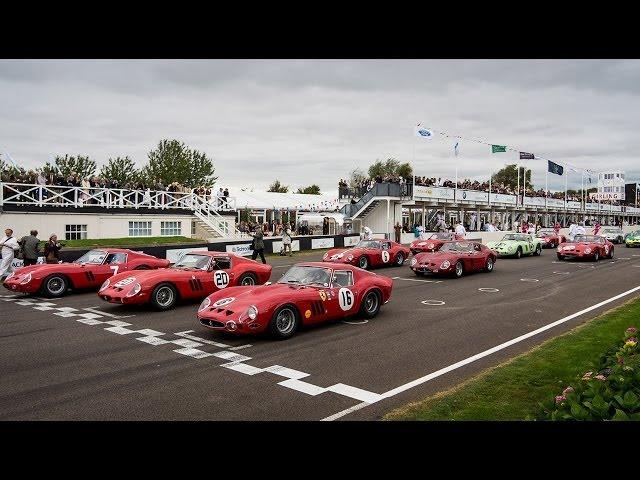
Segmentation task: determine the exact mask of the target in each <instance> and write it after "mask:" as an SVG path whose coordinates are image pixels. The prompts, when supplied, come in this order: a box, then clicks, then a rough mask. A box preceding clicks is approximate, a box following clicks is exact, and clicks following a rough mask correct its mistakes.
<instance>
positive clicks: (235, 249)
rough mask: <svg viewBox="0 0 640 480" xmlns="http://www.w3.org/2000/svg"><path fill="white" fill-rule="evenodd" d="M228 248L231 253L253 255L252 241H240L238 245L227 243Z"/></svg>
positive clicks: (245, 255) (244, 255)
mask: <svg viewBox="0 0 640 480" xmlns="http://www.w3.org/2000/svg"><path fill="white" fill-rule="evenodd" d="M226 249H227V252H229V253H235V254H236V255H241V256H243V257H247V256H250V255H253V250H251V244H250V243H239V244H237V245H227V246H226ZM292 249H293V248H292Z"/></svg>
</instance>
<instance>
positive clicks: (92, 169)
mask: <svg viewBox="0 0 640 480" xmlns="http://www.w3.org/2000/svg"><path fill="white" fill-rule="evenodd" d="M55 162H56V168H57V169H58V171H59V172H60V174H61V175H63V176H65V177H68V176H69V175H78V176H79V177H80V178H85V177H91V176H93V175H94V174H95V173H96V162H95V161H94V160H91V159H90V158H89V157H88V156H86V155H78V156H77V157H73V156H69V155H65V156H64V157H61V156H60V155H58V156H56V160H55Z"/></svg>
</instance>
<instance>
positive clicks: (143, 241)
mask: <svg viewBox="0 0 640 480" xmlns="http://www.w3.org/2000/svg"><path fill="white" fill-rule="evenodd" d="M59 241H60V242H62V243H63V244H64V245H65V246H66V247H69V248H70V247H136V246H148V245H164V244H172V243H207V242H206V240H202V239H199V238H188V237H180V236H178V237H125V238H95V239H91V238H86V239H84V240H59ZM42 245H44V242H43V243H42Z"/></svg>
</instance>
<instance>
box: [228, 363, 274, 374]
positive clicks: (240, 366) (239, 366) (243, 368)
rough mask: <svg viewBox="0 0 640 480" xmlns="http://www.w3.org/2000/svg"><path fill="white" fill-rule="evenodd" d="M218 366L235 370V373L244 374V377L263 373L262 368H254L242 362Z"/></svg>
mask: <svg viewBox="0 0 640 480" xmlns="http://www.w3.org/2000/svg"><path fill="white" fill-rule="evenodd" d="M220 366H221V367H224V368H228V369H229V370H235V371H236V372H240V373H244V374H245V375H255V374H256V373H260V372H263V371H264V370H263V369H262V368H258V367H254V366H252V365H248V364H246V363H242V362H231V363H223V364H222V365H220Z"/></svg>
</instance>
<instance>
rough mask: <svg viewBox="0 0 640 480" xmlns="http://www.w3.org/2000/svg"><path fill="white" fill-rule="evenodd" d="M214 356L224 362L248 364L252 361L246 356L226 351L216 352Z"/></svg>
mask: <svg viewBox="0 0 640 480" xmlns="http://www.w3.org/2000/svg"><path fill="white" fill-rule="evenodd" d="M213 355H214V356H215V357H218V358H222V359H224V360H229V361H230V362H246V361H247V360H251V357H245V356H244V355H239V354H237V353H232V352H226V351H222V352H215V353H214V354H213Z"/></svg>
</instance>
